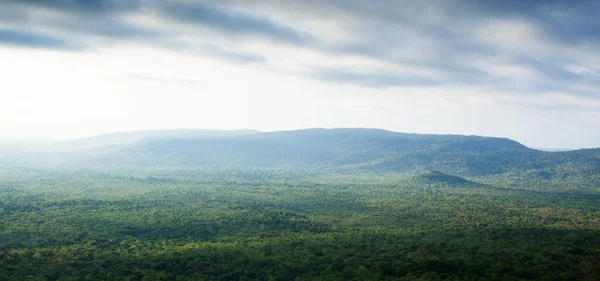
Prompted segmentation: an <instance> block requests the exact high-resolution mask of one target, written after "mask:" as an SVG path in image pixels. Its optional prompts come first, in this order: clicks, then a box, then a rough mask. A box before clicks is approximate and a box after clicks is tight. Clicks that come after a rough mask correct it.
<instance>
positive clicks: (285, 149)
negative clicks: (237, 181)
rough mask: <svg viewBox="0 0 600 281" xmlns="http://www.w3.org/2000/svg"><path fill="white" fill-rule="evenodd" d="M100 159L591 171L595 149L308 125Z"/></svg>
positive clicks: (139, 148) (172, 141)
mask: <svg viewBox="0 0 600 281" xmlns="http://www.w3.org/2000/svg"><path fill="white" fill-rule="evenodd" d="M95 161H99V162H102V163H111V164H135V165H158V166H167V165H187V166H207V165H212V166H218V167H277V166H285V167H344V168H356V169H367V170H374V171H389V172H424V171H428V170H442V171H448V172H451V173H452V174H455V175H468V176H480V175H494V174H505V173H513V174H523V175H528V176H531V177H539V178H541V179H551V178H560V177H562V178H564V177H570V176H574V175H576V176H581V175H584V176H586V175H587V176H591V177H597V175H598V172H599V171H600V150H598V149H588V150H577V151H568V152H544V151H539V150H535V149H530V148H528V147H526V146H524V145H522V144H520V143H518V142H516V141H513V140H510V139H506V138H493V137H480V136H462V135H421V134H406V133H396V132H390V131H385V130H377V129H309V130H297V131H282V132H270V133H259V132H255V133H252V134H243V133H242V134H240V135H239V136H231V135H228V136H227V137H218V136H215V137H213V138H202V139H195V138H178V137H175V138H168V137H165V138H160V139H154V140H146V141H144V142H139V143H136V144H134V145H130V146H127V147H123V148H120V149H118V150H116V151H114V152H111V153H105V154H103V155H102V156H100V157H98V158H96V159H95Z"/></svg>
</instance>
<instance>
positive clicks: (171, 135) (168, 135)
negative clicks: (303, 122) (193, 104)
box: [54, 129, 258, 150]
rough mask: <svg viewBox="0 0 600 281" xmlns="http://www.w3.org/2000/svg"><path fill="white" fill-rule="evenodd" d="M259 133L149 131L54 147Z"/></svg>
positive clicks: (235, 131)
mask: <svg viewBox="0 0 600 281" xmlns="http://www.w3.org/2000/svg"><path fill="white" fill-rule="evenodd" d="M255 133H258V131H253V130H231V131H223V130H194V129H183V130H147V131H132V132H119V133H109V134H103V135H99V136H95V137H88V138H82V139H78V140H73V141H66V142H61V143H55V144H54V147H55V148H59V149H62V150H64V149H69V150H85V149H92V148H99V147H106V146H118V145H127V144H132V143H135V142H139V141H142V140H151V139H204V138H227V137H237V136H244V135H250V134H255Z"/></svg>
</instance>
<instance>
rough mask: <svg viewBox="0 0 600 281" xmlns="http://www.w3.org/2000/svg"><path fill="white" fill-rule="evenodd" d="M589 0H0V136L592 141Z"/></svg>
mask: <svg viewBox="0 0 600 281" xmlns="http://www.w3.org/2000/svg"><path fill="white" fill-rule="evenodd" d="M598 14H600V1H593V0H592V1H566V0H565V1H557V0H547V1H546V0H545V1H536V0H531V1H516V0H506V1H493V0H489V1H483V0H439V1H436V0H430V1H402V0H372V1H363V0H331V1H316V0H304V1H296V0H294V1H291V0H247V1H244V0H237V1H234V0H221V1H200V0H198V1H192V0H175V1H159V0H45V1H44V0H0V138H20V139H23V138H51V139H64V138H66V139H73V138H80V137H87V136H93V135H98V134H102V133H108V132H118V131H132V130H148V129H170V128H173V129H176V128H177V129H179V128H202V129H242V128H243V129H257V130H261V131H275V130H291V129H302V128H317V127H318V128H339V127H368V128H382V129H388V130H392V131H398V132H411V133H439V134H466V135H484V136H498V137H508V138H511V139H514V140H517V141H519V142H521V143H523V144H525V145H528V146H531V147H537V148H584V147H600V51H598V50H600V18H599V17H597V15H598Z"/></svg>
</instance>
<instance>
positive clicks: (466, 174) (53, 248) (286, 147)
mask: <svg viewBox="0 0 600 281" xmlns="http://www.w3.org/2000/svg"><path fill="white" fill-rule="evenodd" d="M36 149H37V150H36ZM36 149H29V150H27V149H23V150H16V149H12V150H10V151H5V152H2V153H0V280H588V281H593V280H600V151H599V150H595V149H590V150H579V151H569V152H543V151H538V150H534V149H530V148H527V147H525V146H523V145H521V144H519V143H517V142H515V141H512V140H508V139H501V138H486V137H477V136H453V135H446V136H440V135H416V134H400V133H393V132H388V131H383V130H367V129H343V130H303V131H290V132H275V133H259V132H254V131H233V132H221V131H172V132H164V131H149V132H136V133H128V134H113V135H106V136H100V137H97V138H91V139H83V140H78V141H73V142H68V143H55V144H51V145H50V146H49V147H44V148H39V147H38V148H36Z"/></svg>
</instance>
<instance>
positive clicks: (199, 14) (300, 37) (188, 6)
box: [158, 2, 312, 44]
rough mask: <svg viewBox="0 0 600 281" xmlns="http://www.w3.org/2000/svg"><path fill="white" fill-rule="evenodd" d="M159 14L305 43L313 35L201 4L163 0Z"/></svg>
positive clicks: (193, 22) (215, 26) (244, 32)
mask: <svg viewBox="0 0 600 281" xmlns="http://www.w3.org/2000/svg"><path fill="white" fill-rule="evenodd" d="M158 11H159V13H160V14H162V15H164V16H165V17H168V18H170V19H172V20H176V21H182V22H187V23H192V24H198V25H202V26H206V27H209V28H213V29H216V30H219V31H222V32H225V33H231V34H237V35H245V34H249V35H258V36H261V37H265V38H268V39H272V40H275V41H280V42H286V43H294V44H306V43H308V42H310V41H311V39H312V38H311V36H310V35H308V34H306V33H304V32H302V31H299V30H296V29H294V28H292V27H289V26H286V25H284V24H281V23H276V22H274V21H272V20H270V19H267V18H264V17H259V16H255V15H251V14H247V13H242V12H234V11H227V10H224V9H222V8H218V7H214V6H210V5H207V4H202V3H183V2H163V3H161V4H160V5H159V6H158Z"/></svg>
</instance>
